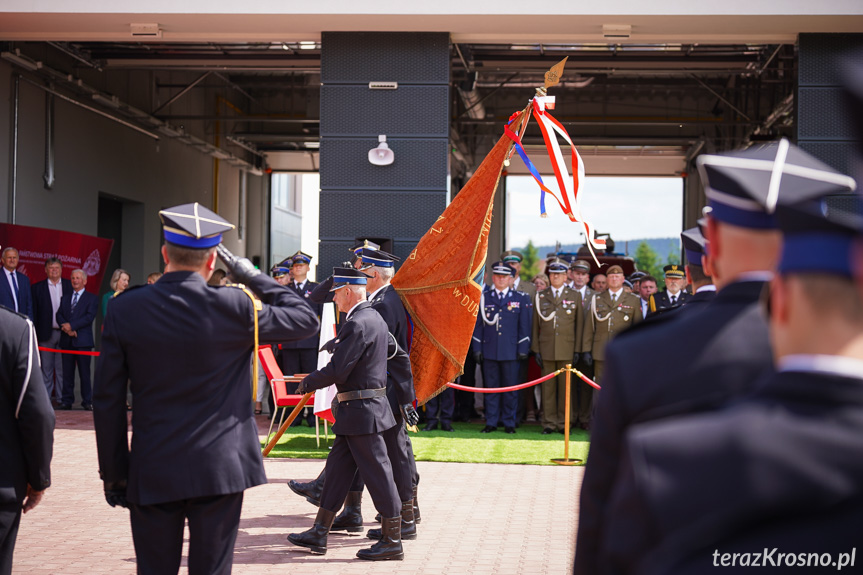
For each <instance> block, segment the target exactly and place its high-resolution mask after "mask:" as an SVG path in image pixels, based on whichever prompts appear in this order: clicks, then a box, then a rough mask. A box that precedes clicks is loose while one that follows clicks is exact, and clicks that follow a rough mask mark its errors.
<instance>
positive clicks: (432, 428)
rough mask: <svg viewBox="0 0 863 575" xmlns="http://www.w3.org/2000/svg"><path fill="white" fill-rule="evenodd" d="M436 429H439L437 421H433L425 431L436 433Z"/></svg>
mask: <svg viewBox="0 0 863 575" xmlns="http://www.w3.org/2000/svg"><path fill="white" fill-rule="evenodd" d="M435 429H437V421H433V422H431V423H429V424H428V425H426V426H425V427H423V431H434V430H435Z"/></svg>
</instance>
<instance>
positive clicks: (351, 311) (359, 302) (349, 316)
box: [345, 300, 366, 321]
mask: <svg viewBox="0 0 863 575" xmlns="http://www.w3.org/2000/svg"><path fill="white" fill-rule="evenodd" d="M361 303H366V302H364V301H362V300H360V301H358V302H357V303H355V304H354V307H352V308H351V309H349V310H348V313H347V315H346V316H345V321H348V320H349V319H351V314H352V313H354V310H355V309H357V306H358V305H360V304H361Z"/></svg>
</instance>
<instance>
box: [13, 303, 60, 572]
mask: <svg viewBox="0 0 863 575" xmlns="http://www.w3.org/2000/svg"><path fill="white" fill-rule="evenodd" d="M53 445H54V410H53V409H52V408H51V400H50V398H49V397H48V392H47V391H46V389H45V385H44V384H43V383H42V372H41V371H40V370H39V351H38V347H37V342H36V336H35V334H34V332H33V325H32V323H30V320H29V319H28V318H27V316H25V315H21V314H17V313H15V312H14V311H12V310H9V309H7V308H5V307H3V306H0V461H2V462H3V465H2V469H0V573H4V574H5V573H11V572H12V554H13V552H14V550H15V541H16V538H17V536H18V525H19V522H20V521H21V506H22V503H23V502H24V500H25V499H26V498H28V497H30V496H31V492H32V491H36V492H41V491H43V490H45V489H46V488H48V486H49V485H51V455H52V452H53ZM35 501H36V502H38V498H37V499H35Z"/></svg>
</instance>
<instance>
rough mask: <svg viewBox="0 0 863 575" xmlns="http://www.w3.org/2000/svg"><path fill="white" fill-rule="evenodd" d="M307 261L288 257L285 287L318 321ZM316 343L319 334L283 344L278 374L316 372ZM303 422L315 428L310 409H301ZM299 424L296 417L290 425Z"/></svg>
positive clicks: (309, 258)
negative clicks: (303, 415) (307, 307)
mask: <svg viewBox="0 0 863 575" xmlns="http://www.w3.org/2000/svg"><path fill="white" fill-rule="evenodd" d="M311 261H312V256H310V255H308V254H305V253H303V252H301V251H298V252H297V253H295V254H294V255H292V256H291V258H290V266H291V275H292V276H293V278H294V279H293V280H292V281H290V282H288V283H287V284H286V285H287V286H288V288H289V289H292V290H294V292H296V294H297V295H298V296H300V298H302V299H303V301H305V302H306V303H307V304H308V305H309V306H310V307H311V308H312V309H313V310H314V312H315V315H317V316H318V319H320V317H321V313H323V305H322V304H316V303H313V302H312V301H310V300H309V296H310V295H311V294H312V291H313V290H314V289H315V287H316V286H317V285H318V284H317V283H316V282H313V281H311V280H309V279H308V274H309V264H310V263H311ZM318 339H320V333H316V334H314V335H311V336H310V337H307V338H305V339H301V340H299V341H288V342H284V343H283V344H282V350H281V354H280V362H279V363H280V364H281V368H282V373H284V374H287V375H293V374H295V373H312V372H313V371H315V370H317V369H318ZM288 391H289V392H293V389H289V390H288ZM305 419H306V422H308V424H309V427H314V426H315V414H314V410H313V409H312V408H311V407H306V408H305ZM301 422H302V419H301V418H299V417H298V418H297V419H296V420H295V421H294V423H293V425H300V423H301Z"/></svg>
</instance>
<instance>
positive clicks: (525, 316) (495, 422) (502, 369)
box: [471, 262, 532, 433]
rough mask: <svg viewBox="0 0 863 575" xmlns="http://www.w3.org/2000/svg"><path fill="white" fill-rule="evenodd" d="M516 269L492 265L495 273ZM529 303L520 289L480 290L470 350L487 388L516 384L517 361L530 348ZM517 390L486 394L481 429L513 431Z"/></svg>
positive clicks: (507, 273) (510, 271) (511, 273)
mask: <svg viewBox="0 0 863 575" xmlns="http://www.w3.org/2000/svg"><path fill="white" fill-rule="evenodd" d="M514 273H515V270H514V269H513V268H511V267H510V266H508V265H506V264H505V263H503V262H497V263H495V264H494V265H493V266H492V274H494V275H496V276H507V277H509V276H512V275H513V274H514ZM531 307H532V306H531V302H530V301H529V300H528V299H527V297H526V296H525V295H524V294H522V293H521V292H517V291H515V290H511V289H509V288H506V289H505V290H504V291H503V292H500V291H498V290H497V289H496V288H494V287H489V288H486V289H485V290H483V294H482V301H481V303H480V309H479V314H477V322H476V327H475V328H474V332H473V341H472V342H471V349H472V350H473V353H474V357H475V358H476V360H477V363H480V364H481V365H482V376H483V384H484V385H485V387H488V388H497V387H510V386H513V385H518V383H519V381H518V368H519V361H522V360H524V359H527V354H528V352H529V351H530V330H531V325H530V324H531ZM517 394H518V392H517V391H507V392H504V393H489V394H486V395H485V422H486V426H485V427H484V428H483V430H482V431H483V432H485V433H488V432H490V431H494V430H495V429H497V427H498V426H499V425H501V424H503V426H504V428H505V430H506V432H507V433H515V425H516V423H517V422H516V409H517V407H518V395H517Z"/></svg>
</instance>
